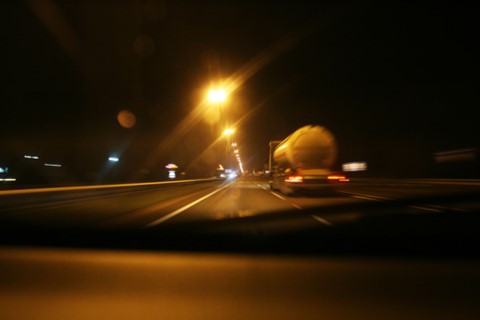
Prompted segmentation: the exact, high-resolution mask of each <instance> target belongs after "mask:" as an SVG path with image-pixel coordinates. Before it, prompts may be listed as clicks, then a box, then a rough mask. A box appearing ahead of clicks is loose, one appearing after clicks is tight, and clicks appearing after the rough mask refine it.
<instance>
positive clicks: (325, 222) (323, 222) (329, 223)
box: [311, 214, 333, 227]
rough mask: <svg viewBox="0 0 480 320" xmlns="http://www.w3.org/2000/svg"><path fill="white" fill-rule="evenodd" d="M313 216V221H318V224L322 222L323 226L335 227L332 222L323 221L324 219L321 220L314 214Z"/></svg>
mask: <svg viewBox="0 0 480 320" xmlns="http://www.w3.org/2000/svg"><path fill="white" fill-rule="evenodd" d="M311 216H312V218H313V219H315V220H317V221H318V222H320V223H322V224H324V225H327V226H329V227H331V226H333V224H332V223H331V222H330V221H328V220H325V219H323V218H320V217H319V216H316V215H314V214H312V215H311Z"/></svg>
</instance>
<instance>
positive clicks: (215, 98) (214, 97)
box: [208, 89, 227, 103]
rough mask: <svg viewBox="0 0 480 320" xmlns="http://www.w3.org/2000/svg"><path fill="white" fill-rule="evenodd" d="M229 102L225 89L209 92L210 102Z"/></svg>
mask: <svg viewBox="0 0 480 320" xmlns="http://www.w3.org/2000/svg"><path fill="white" fill-rule="evenodd" d="M225 100H227V93H226V92H225V90H223V89H211V90H210V91H209V92H208V101H210V102H214V103H218V102H225Z"/></svg>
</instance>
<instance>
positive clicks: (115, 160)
mask: <svg viewBox="0 0 480 320" xmlns="http://www.w3.org/2000/svg"><path fill="white" fill-rule="evenodd" d="M119 160H120V159H119V158H118V157H108V161H110V162H118V161H119Z"/></svg>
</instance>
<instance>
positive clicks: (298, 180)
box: [285, 176, 303, 183]
mask: <svg viewBox="0 0 480 320" xmlns="http://www.w3.org/2000/svg"><path fill="white" fill-rule="evenodd" d="M285 182H291V183H302V182H303V177H302V176H289V177H288V178H287V179H285Z"/></svg>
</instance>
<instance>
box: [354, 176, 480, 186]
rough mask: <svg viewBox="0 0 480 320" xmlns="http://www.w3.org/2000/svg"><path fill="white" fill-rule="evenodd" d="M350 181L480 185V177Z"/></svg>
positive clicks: (358, 180) (355, 179) (360, 179)
mask: <svg viewBox="0 0 480 320" xmlns="http://www.w3.org/2000/svg"><path fill="white" fill-rule="evenodd" d="M350 181H351V182H353V183H355V182H365V183H378V184H390V183H395V184H399V183H401V184H431V185H438V184H443V185H464V186H480V179H389V178H350Z"/></svg>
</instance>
